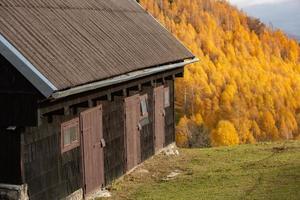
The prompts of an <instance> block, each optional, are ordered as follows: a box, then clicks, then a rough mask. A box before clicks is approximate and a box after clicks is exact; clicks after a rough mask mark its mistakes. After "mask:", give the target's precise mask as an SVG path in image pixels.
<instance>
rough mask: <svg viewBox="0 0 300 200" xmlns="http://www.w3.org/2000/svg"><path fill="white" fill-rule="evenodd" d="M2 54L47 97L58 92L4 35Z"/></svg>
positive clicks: (1, 43)
mask: <svg viewBox="0 0 300 200" xmlns="http://www.w3.org/2000/svg"><path fill="white" fill-rule="evenodd" d="M0 53H1V55H2V56H3V57H5V58H6V59H7V60H8V61H9V62H10V63H11V64H12V65H13V66H14V67H15V68H16V69H17V70H18V71H19V72H20V73H21V74H22V75H23V76H24V77H25V78H26V79H27V80H28V81H29V82H30V83H31V84H32V85H33V86H34V87H35V88H36V89H38V90H39V91H40V92H41V93H42V94H43V95H44V96H45V97H50V96H51V94H53V92H54V91H56V90H58V89H57V88H56V87H55V86H54V85H53V84H52V83H51V82H50V81H49V80H48V79H47V78H46V77H45V76H44V75H43V74H41V73H40V72H39V71H38V70H37V69H36V68H35V67H34V66H33V65H32V64H31V63H30V62H29V61H28V60H27V59H26V58H25V57H24V56H23V55H22V54H21V53H20V52H19V51H18V50H17V49H16V48H15V47H14V46H13V45H12V44H11V43H10V42H9V41H8V40H7V39H6V38H5V37H3V36H2V34H0Z"/></svg>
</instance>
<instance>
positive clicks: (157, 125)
mask: <svg viewBox="0 0 300 200" xmlns="http://www.w3.org/2000/svg"><path fill="white" fill-rule="evenodd" d="M164 115H165V109H164V87H163V86H159V87H156V88H154V131H155V152H157V151H159V150H160V149H162V148H163V147H164V143H165V117H164Z"/></svg>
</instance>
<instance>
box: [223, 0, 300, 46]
mask: <svg viewBox="0 0 300 200" xmlns="http://www.w3.org/2000/svg"><path fill="white" fill-rule="evenodd" d="M228 1H229V2H230V3H231V4H233V5H236V6H237V7H238V8H240V9H242V10H243V11H245V12H246V13H247V14H248V15H250V16H253V17H256V18H259V19H261V21H263V22H264V23H265V24H267V25H269V24H272V26H273V27H275V28H280V29H282V30H284V31H285V32H286V33H288V34H289V35H293V36H297V37H296V38H297V39H298V40H299V41H300V0H228Z"/></svg>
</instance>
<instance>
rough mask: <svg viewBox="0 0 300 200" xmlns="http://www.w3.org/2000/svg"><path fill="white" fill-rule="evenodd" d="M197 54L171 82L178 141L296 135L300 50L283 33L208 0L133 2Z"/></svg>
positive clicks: (213, 141) (299, 117) (199, 142)
mask: <svg viewBox="0 0 300 200" xmlns="http://www.w3.org/2000/svg"><path fill="white" fill-rule="evenodd" d="M140 3H141V5H142V6H143V7H144V8H145V9H146V10H147V11H149V12H150V13H152V14H153V15H154V17H156V18H157V19H158V20H159V21H160V22H161V23H162V24H163V25H164V26H166V27H167V29H169V30H170V31H171V32H172V33H173V34H174V35H175V36H176V37H177V38H178V39H180V40H181V41H182V42H183V43H184V44H185V45H186V46H187V47H188V48H189V49H191V51H192V52H193V53H194V54H195V55H196V56H197V57H199V58H200V60H201V61H200V62H199V63H198V64H194V65H192V66H189V67H188V68H186V70H185V77H184V79H183V80H179V81H178V82H177V88H176V92H177V94H176V100H177V103H176V108H177V120H178V122H179V125H178V129H177V130H178V134H177V142H178V144H179V145H181V146H209V145H213V146H219V145H230V144H243V143H256V142H258V141H270V140H281V139H295V138H298V137H299V133H300V129H299V126H300V58H299V55H300V48H299V45H298V43H297V42H296V41H295V40H293V39H289V38H288V37H287V36H286V35H285V34H284V33H283V32H282V31H280V30H273V29H271V28H268V27H267V26H265V25H264V24H263V23H261V22H260V21H259V20H257V19H253V18H249V17H248V16H246V14H245V13H243V12H241V11H239V10H238V9H236V8H235V7H233V6H231V5H229V4H228V3H227V1H222V0H221V1H215V0H188V1H180V0H140Z"/></svg>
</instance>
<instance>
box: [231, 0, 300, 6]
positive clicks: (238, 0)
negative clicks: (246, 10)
mask: <svg viewBox="0 0 300 200" xmlns="http://www.w3.org/2000/svg"><path fill="white" fill-rule="evenodd" d="M229 1H230V2H231V3H232V4H234V5H237V6H239V7H241V8H243V7H248V6H254V5H261V4H278V3H284V2H289V1H297V0H229ZM299 1H300V0H299Z"/></svg>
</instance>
